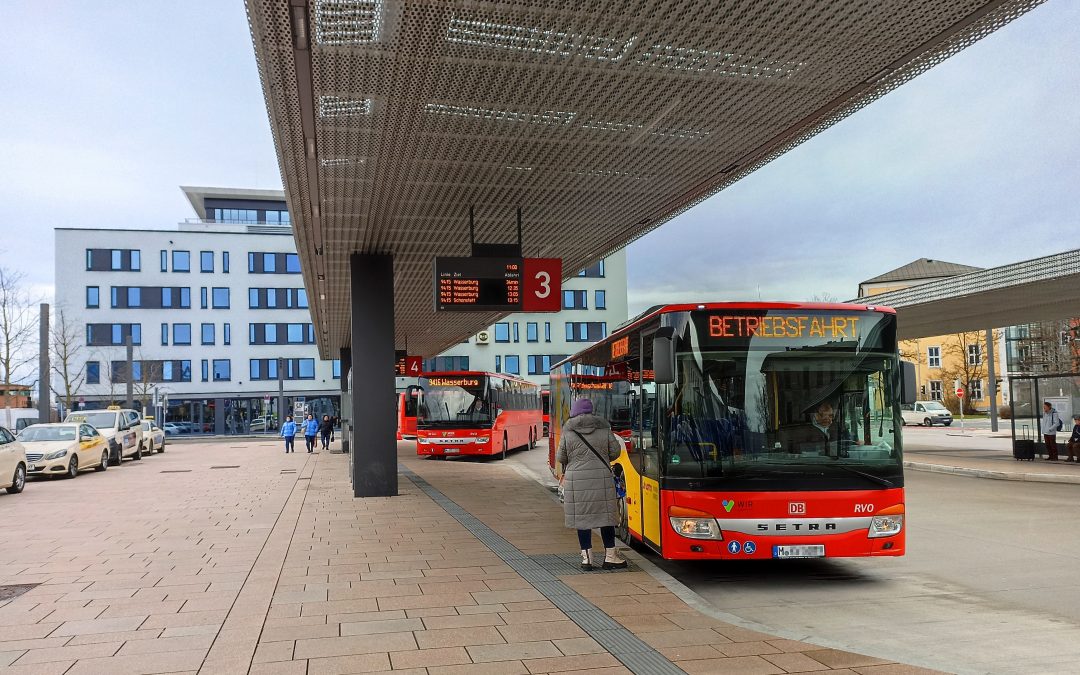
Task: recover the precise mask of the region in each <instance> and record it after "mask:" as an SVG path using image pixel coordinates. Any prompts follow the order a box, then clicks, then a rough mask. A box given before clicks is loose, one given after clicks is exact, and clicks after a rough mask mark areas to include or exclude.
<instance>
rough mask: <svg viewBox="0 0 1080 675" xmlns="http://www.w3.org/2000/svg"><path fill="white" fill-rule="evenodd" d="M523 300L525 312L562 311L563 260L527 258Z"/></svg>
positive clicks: (522, 308) (522, 305)
mask: <svg viewBox="0 0 1080 675" xmlns="http://www.w3.org/2000/svg"><path fill="white" fill-rule="evenodd" d="M524 277H525V278H524V279H523V282H522V284H523V286H524V291H523V292H522V298H521V310H522V311H523V312H558V311H561V310H562V259H560V258H526V259H525V261H524Z"/></svg>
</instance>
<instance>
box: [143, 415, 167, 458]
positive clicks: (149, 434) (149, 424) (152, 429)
mask: <svg viewBox="0 0 1080 675" xmlns="http://www.w3.org/2000/svg"><path fill="white" fill-rule="evenodd" d="M142 436H143V452H145V453H147V454H153V453H155V452H165V432H164V431H162V430H161V427H159V426H158V425H156V424H154V422H153V421H152V420H143V421H142Z"/></svg>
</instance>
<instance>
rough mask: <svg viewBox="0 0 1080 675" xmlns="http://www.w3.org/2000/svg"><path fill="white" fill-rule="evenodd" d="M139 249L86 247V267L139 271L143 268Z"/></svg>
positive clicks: (104, 270) (98, 270)
mask: <svg viewBox="0 0 1080 675" xmlns="http://www.w3.org/2000/svg"><path fill="white" fill-rule="evenodd" d="M140 257H141V255H140V252H139V251H138V250H137V249H128V248H123V249H111V248H88V249H86V269H87V271H93V272H108V271H112V272H138V271H139V270H141V269H142V265H141V262H140Z"/></svg>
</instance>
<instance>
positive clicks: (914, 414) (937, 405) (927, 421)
mask: <svg viewBox="0 0 1080 675" xmlns="http://www.w3.org/2000/svg"><path fill="white" fill-rule="evenodd" d="M900 412H901V414H902V415H903V416H904V424H922V425H925V426H928V427H932V426H934V425H935V424H943V425H945V426H951V425H952V419H953V418H952V413H951V412H949V409H948V408H946V407H945V405H944V404H943V403H942V402H941V401H915V402H914V403H908V404H906V405H902V406H900Z"/></svg>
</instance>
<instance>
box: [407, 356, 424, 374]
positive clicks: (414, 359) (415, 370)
mask: <svg viewBox="0 0 1080 675" xmlns="http://www.w3.org/2000/svg"><path fill="white" fill-rule="evenodd" d="M423 370H424V359H423V357H421V356H406V357H405V376H406V377H420V373H421V372H423Z"/></svg>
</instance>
